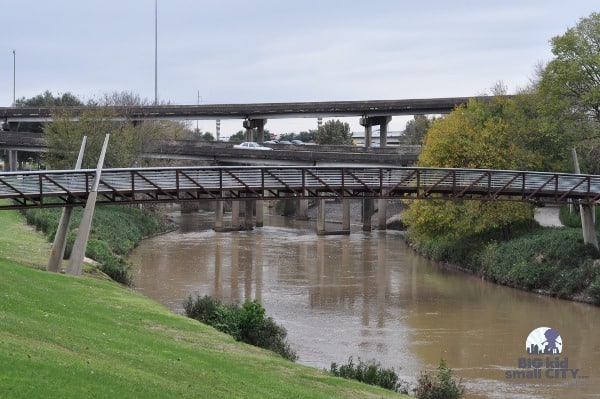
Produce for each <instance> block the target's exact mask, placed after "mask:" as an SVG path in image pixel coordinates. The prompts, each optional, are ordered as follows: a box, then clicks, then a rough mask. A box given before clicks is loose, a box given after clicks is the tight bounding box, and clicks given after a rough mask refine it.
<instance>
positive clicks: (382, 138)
mask: <svg viewBox="0 0 600 399" xmlns="http://www.w3.org/2000/svg"><path fill="white" fill-rule="evenodd" d="M391 120H392V117H391V116H383V117H382V118H381V120H380V121H379V122H380V123H379V147H381V148H385V147H387V134H388V124H389V123H390V121H391Z"/></svg>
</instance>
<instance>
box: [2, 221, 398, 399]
mask: <svg viewBox="0 0 600 399" xmlns="http://www.w3.org/2000/svg"><path fill="white" fill-rule="evenodd" d="M23 220H24V218H23V217H22V216H21V215H20V214H19V213H17V212H12V211H2V212H0V225H1V226H2V229H0V275H2V278H1V279H0V292H2V300H1V301H0V321H1V323H0V364H4V365H10V366H9V367H8V366H7V367H4V368H3V372H2V373H0V397H3V398H4V397H7V398H8V397H14V398H20V397H27V398H36V397H44V398H80V397H91V396H93V397H95V398H111V399H112V398H115V397H148V398H174V397H177V398H236V397H244V398H283V397H301V398H365V397H366V398H368V397H372V398H375V397H377V398H387V397H390V398H391V397H402V396H399V395H398V394H395V393H393V392H390V391H386V390H384V389H381V388H377V387H371V386H368V385H364V384H359V383H357V382H352V381H347V380H344V379H341V378H335V377H333V376H331V375H330V374H329V373H326V372H324V371H322V370H318V369H315V368H310V367H305V366H301V365H297V364H294V363H290V362H288V361H286V360H283V359H281V358H280V357H279V356H277V355H275V354H272V353H271V352H269V351H265V350H262V349H259V348H255V347H252V346H249V345H246V344H242V343H239V342H236V341H235V340H234V339H233V338H231V337H229V336H228V335H226V334H222V333H220V332H218V331H216V330H214V329H213V328H211V327H208V326H206V325H203V324H201V323H198V322H196V321H195V320H191V319H189V318H187V317H183V316H179V315H176V314H173V313H171V312H170V311H168V310H167V309H166V308H164V307H163V306H162V305H160V304H157V303H155V302H153V301H151V300H149V299H146V298H144V297H142V296H140V295H138V294H136V293H134V292H132V291H130V290H129V289H127V288H124V287H123V286H120V285H118V284H115V283H114V282H111V281H106V280H99V279H92V278H85V277H72V276H66V275H63V274H58V273H47V272H44V271H41V270H36V269H35V268H39V267H40V266H42V265H45V261H46V260H47V254H48V250H49V247H50V246H49V243H48V242H47V241H46V240H45V239H44V237H42V236H41V235H39V234H36V233H35V232H34V231H33V230H32V229H31V228H28V227H27V226H25V225H24V223H23ZM21 258H22V259H23V261H21V260H19V259H21ZM26 266H30V267H26Z"/></svg>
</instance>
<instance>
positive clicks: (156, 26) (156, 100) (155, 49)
mask: <svg viewBox="0 0 600 399" xmlns="http://www.w3.org/2000/svg"><path fill="white" fill-rule="evenodd" d="M154 105H158V0H154Z"/></svg>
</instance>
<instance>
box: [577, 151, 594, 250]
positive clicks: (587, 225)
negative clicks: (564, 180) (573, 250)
mask: <svg viewBox="0 0 600 399" xmlns="http://www.w3.org/2000/svg"><path fill="white" fill-rule="evenodd" d="M571 155H572V156H573V168H574V169H575V173H581V170H580V168H579V158H578V157H577V151H576V150H575V148H573V149H572V150H571ZM579 214H580V215H581V228H582V230H583V242H584V243H586V244H592V245H593V246H594V247H596V249H599V248H598V237H597V236H596V228H595V224H596V223H595V212H594V206H593V205H579Z"/></svg>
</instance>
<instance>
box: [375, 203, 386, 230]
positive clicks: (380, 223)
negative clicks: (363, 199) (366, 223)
mask: <svg viewBox="0 0 600 399" xmlns="http://www.w3.org/2000/svg"><path fill="white" fill-rule="evenodd" d="M377 227H378V229H379V230H386V229H387V199H385V198H380V199H378V200H377Z"/></svg>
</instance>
